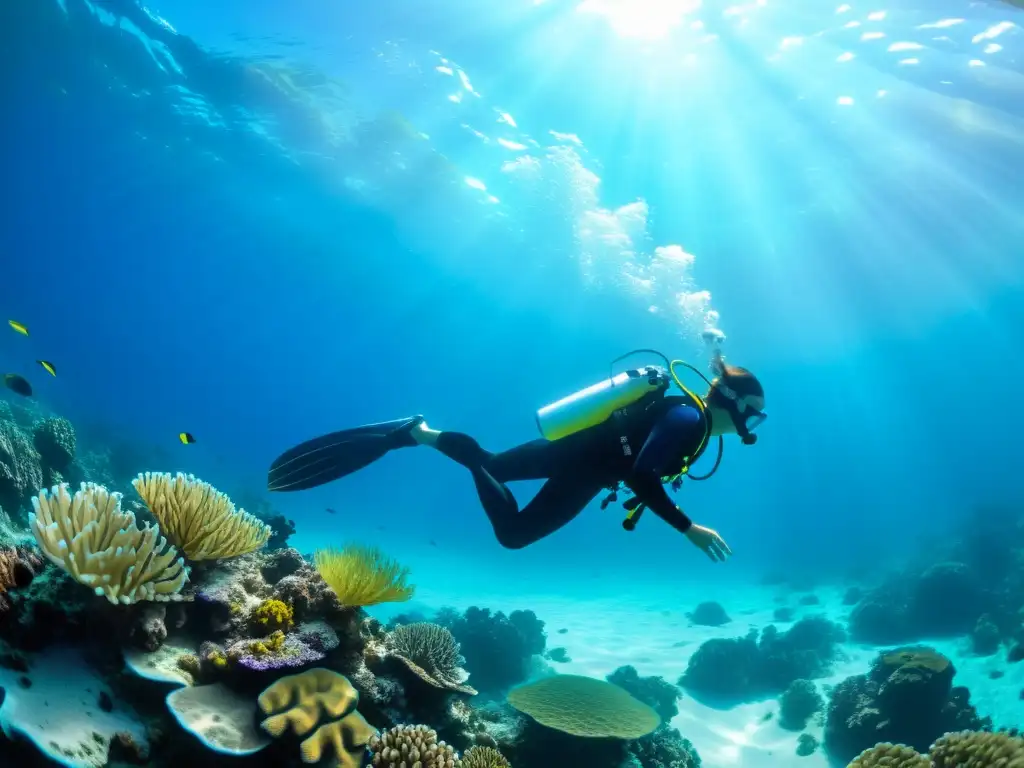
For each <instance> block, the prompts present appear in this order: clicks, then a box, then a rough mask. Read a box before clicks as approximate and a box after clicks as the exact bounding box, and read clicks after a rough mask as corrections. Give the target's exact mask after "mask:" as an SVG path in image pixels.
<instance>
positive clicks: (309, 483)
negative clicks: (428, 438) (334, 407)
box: [267, 416, 423, 491]
mask: <svg viewBox="0 0 1024 768" xmlns="http://www.w3.org/2000/svg"><path fill="white" fill-rule="evenodd" d="M422 423H423V417H422V416H408V417H406V418H404V419H395V420H394V421H382V422H379V423H377V424H365V425H363V426H361V427H354V428H353V429H343V430H341V431H340V432H332V433H331V434H329V435H322V436H321V437H315V438H313V439H312V440H307V441H306V442H304V443H301V444H299V445H297V446H295V447H294V448H290V449H288V450H287V451H285V452H284V453H282V454H281V455H280V456H278V457H277V458H276V459H274V463H273V464H271V465H270V470H269V471H268V472H267V490H269V491H304V490H306V489H307V488H315V487H316V486H318V485H324V484H325V483H329V482H331V481H332V480H337V479H338V478H340V477H345V476H346V475H350V474H352V473H353V472H355V471H356V470H359V469H362V468H363V467H365V466H367V465H369V464H372V463H373V462H375V461H377V459H379V458H381V457H382V456H384V454H386V453H387V452H388V451H391V450H393V449H395V448H402V447H405V446H412V445H415V444H416V441H415V440H413V439H412V437H411V435H410V434H409V433H410V431H411V430H412V428H413V427H415V426H417V425H419V424H422Z"/></svg>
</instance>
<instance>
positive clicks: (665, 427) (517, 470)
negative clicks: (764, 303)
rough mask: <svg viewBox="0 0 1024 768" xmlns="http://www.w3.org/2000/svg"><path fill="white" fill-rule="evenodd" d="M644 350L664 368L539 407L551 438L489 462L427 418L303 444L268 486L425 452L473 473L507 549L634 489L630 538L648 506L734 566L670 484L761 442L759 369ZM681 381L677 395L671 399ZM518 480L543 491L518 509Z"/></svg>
mask: <svg viewBox="0 0 1024 768" xmlns="http://www.w3.org/2000/svg"><path fill="white" fill-rule="evenodd" d="M636 352H649V353H653V354H656V355H659V356H660V357H661V358H662V359H664V360H665V362H666V364H667V367H666V368H662V367H660V366H653V365H648V366H642V367H639V368H634V369H631V370H627V371H625V372H623V373H619V374H618V375H610V376H609V378H607V379H605V380H603V381H601V382H599V383H597V384H595V385H593V386H591V387H588V388H587V389H584V390H581V391H580V392H577V393H575V394H573V395H570V396H568V397H566V398H563V399H562V400H559V401H558V402H556V403H553V404H551V405H549V406H545V407H544V408H541V409H540V410H539V411H538V412H537V425H538V427H539V429H540V432H541V435H542V437H541V438H539V439H537V440H532V441H530V442H527V443H524V444H522V445H519V446H516V447H514V448H510V449H508V450H506V451H502V452H500V453H491V452H490V451H487V450H485V449H484V448H482V447H481V446H480V444H479V443H477V441H476V440H475V439H473V438H472V437H470V436H469V435H466V434H463V433H461V432H448V431H437V430H434V429H431V428H430V427H428V426H427V423H426V421H425V420H424V418H423V417H422V416H411V417H408V418H404V419H397V420H395V421H387V422H381V423H377V424H368V425H365V426H362V427H356V428H354V429H347V430H342V431H340V432H334V433H331V434H329V435H324V436H322V437H318V438H314V439H313V440H309V441H307V442H305V443H302V444H301V445H298V446H296V447H294V448H292V449H290V450H288V451H286V452H285V453H283V454H282V455H281V456H279V457H278V458H277V459H276V460H275V461H274V463H273V464H272V465H271V467H270V471H269V473H268V481H267V487H268V489H269V490H271V491H299V490H304V489H307V488H313V487H316V486H319V485H323V484H325V483H328V482H331V481H333V480H336V479H338V478H340V477H344V476H346V475H349V474H351V473H353V472H355V471H356V470H358V469H361V468H362V467H365V466H367V465H368V464H370V463H372V462H374V461H376V460H377V459H379V458H381V457H382V456H384V455H385V454H386V453H388V452H390V451H392V450H395V449H398V448H406V447H414V446H419V445H426V446H430V447H432V448H434V449H436V450H438V451H440V452H441V453H442V454H444V455H445V456H447V457H448V458H450V459H452V460H453V461H455V462H457V463H459V464H461V465H462V466H464V467H465V468H466V469H468V470H469V472H470V474H471V475H472V477H473V481H474V482H475V484H476V490H477V494H478V495H479V497H480V502H481V504H482V506H483V508H484V512H486V514H487V517H488V518H489V519H490V522H491V525H492V527H493V528H494V533H495V535H496V537H497V539H498V542H499V543H500V544H501V545H502V546H504V547H507V548H509V549H521V548H523V547H526V546H529V545H530V544H532V543H534V542H536V541H539V540H540V539H542V538H544V537H545V536H549V535H550V534H552V533H554V532H555V531H557V530H559V529H560V528H562V527H563V526H565V525H566V524H567V523H569V522H570V521H571V520H573V519H574V518H575V517H576V516H577V515H578V514H579V513H580V512H582V511H583V509H584V508H585V507H586V506H587V504H589V503H590V502H591V501H592V500H593V499H594V498H595V497H596V496H597V495H598V494H599V493H600V492H601V491H602V490H605V489H610V490H611V493H610V495H609V496H608V497H607V498H606V499H605V500H604V501H603V502H602V505H601V506H602V508H605V507H607V506H608V504H609V503H610V502H612V501H615V500H616V499H617V496H616V494H617V491H618V490H619V489H620V488H621V487H622V486H625V488H626V489H628V490H629V491H632V493H633V497H632V498H630V499H629V500H628V501H626V502H625V503H624V505H623V506H624V507H625V508H626V510H627V512H628V514H627V516H626V519H625V520H624V521H623V527H624V528H626V530H633V528H634V527H635V526H636V523H637V521H638V520H639V518H640V515H641V514H642V513H643V511H644V509H645V508H646V509H650V510H652V511H653V512H654V513H655V514H656V515H657V516H658V517H660V518H661V519H662V520H664V521H665V522H666V523H668V524H669V525H670V526H672V527H673V528H674V529H676V530H677V531H679V532H680V533H682V534H684V535H685V536H686V538H687V539H688V540H689V541H690V542H691V543H692V544H694V545H695V546H696V547H697V548H698V549H700V550H701V551H703V552H704V553H705V554H707V556H708V557H709V558H711V560H713V561H716V562H718V561H722V560H725V558H726V557H727V556H728V555H731V554H732V551H731V550H730V549H729V546H728V545H727V544H726V543H725V541H724V540H723V539H722V537H721V536H719V535H718V533H717V532H716V531H714V530H712V529H711V528H706V527H704V526H701V525H697V524H696V523H694V522H693V521H691V520H690V518H689V517H687V515H686V514H685V513H684V512H683V511H682V510H681V509H680V508H679V507H678V506H677V505H676V504H675V503H674V502H673V501H672V499H671V498H670V497H669V495H668V493H667V492H666V489H665V487H664V486H665V484H670V485H671V486H672V487H673V488H674V489H678V488H679V486H680V485H681V483H682V480H683V478H684V477H687V476H689V477H690V478H691V479H694V480H703V479H706V478H707V477H710V476H711V475H712V474H713V473H714V472H715V470H717V469H718V465H719V462H720V461H721V458H722V442H723V441H722V436H723V435H727V434H736V435H738V436H739V437H740V439H741V441H742V442H743V443H744V444H745V445H752V444H753V443H754V442H755V441H756V440H757V437H756V435H754V434H753V432H754V430H755V429H757V427H758V426H760V424H761V423H763V422H764V420H765V418H766V415H765V413H764V410H763V409H764V389H763V388H762V386H761V383H760V382H759V381H758V380H757V378H756V377H755V376H754V375H753V374H752V373H750V371H748V370H746V369H744V368H739V367H737V366H732V365H727V364H726V363H725V361H724V359H723V358H722V356H721V354H720V353H719V352H716V353H715V355H714V357H713V360H712V370H713V371H714V373H715V375H716V378H715V379H714V380H713V381H709V380H708V379H707V377H705V376H704V374H702V373H701V372H700V371H699V370H697V369H696V368H694V367H693V366H692V365H690V364H689V363H685V362H683V361H680V360H675V361H671V362H670V361H669V360H668V358H666V357H665V356H664V355H662V354H661V353H659V352H656V351H655V350H637V351H636ZM632 354H635V352H631V353H629V355H632ZM629 355H625V356H623V358H624V357H628V356H629ZM623 358H618V360H616V361H613V363H612V365H613V366H614V364H615V363H616V362H618V361H619V360H622V359H623ZM677 365H683V366H685V367H687V368H689V369H690V370H692V371H694V372H696V373H697V374H698V375H700V376H701V378H703V379H704V381H705V382H707V384H708V390H707V394H706V395H705V396H704V397H703V398H701V397H698V396H697V395H696V394H694V393H693V392H691V391H690V390H689V389H687V388H686V387H685V386H684V385H683V384H682V382H680V380H679V377H678V376H677V374H676V372H675V367H676V366H677ZM673 382H674V383H675V384H676V385H677V386H678V388H679V389H680V390H681V391H680V393H679V394H669V389H670V387H671V384H672V383H673ZM712 437H718V443H719V444H718V458H717V460H716V461H715V464H714V467H713V468H712V469H711V471H710V472H708V473H707V474H706V475H704V476H703V477H695V476H693V475H690V474H689V469H690V466H691V465H692V464H693V463H694V462H695V461H696V460H697V459H698V458H700V456H701V455H702V454H703V453H704V449H705V448H706V447H707V445H708V443H709V441H710V439H711V438H712ZM516 480H545V481H546V482H545V483H544V485H543V486H542V487H541V489H540V491H539V492H538V493H537V495H536V496H535V497H534V498H533V499H532V500H531V501H530V502H529V503H527V504H526V506H525V507H523V508H522V509H520V508H519V504H518V503H517V501H516V499H515V497H514V496H513V495H512V493H511V491H509V489H508V487H507V486H506V483H509V482H513V481H516Z"/></svg>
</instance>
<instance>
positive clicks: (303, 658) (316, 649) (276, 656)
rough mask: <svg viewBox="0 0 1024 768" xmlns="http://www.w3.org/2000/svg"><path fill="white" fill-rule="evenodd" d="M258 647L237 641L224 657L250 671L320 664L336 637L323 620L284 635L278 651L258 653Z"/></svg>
mask: <svg viewBox="0 0 1024 768" xmlns="http://www.w3.org/2000/svg"><path fill="white" fill-rule="evenodd" d="M260 647H261V645H260V643H259V642H258V641H253V640H238V641H236V642H234V643H233V644H232V645H231V646H229V647H228V649H227V655H228V658H230V659H232V660H233V661H234V663H235V664H236V665H237V666H238V667H241V668H243V669H248V670H250V671H253V672H267V671H270V670H284V669H297V668H300V667H306V666H309V665H310V664H316V663H317V662H319V661H322V660H323V659H324V658H325V657H326V656H327V654H328V653H330V652H331V651H333V650H334V649H335V648H337V647H338V635H337V634H335V632H334V630H333V629H331V628H330V627H329V626H327V625H326V624H324V623H323V622H322V621H313V622H309V623H307V624H300V625H299V626H298V627H297V628H296V630H295V632H294V633H292V634H290V635H288V636H286V637H285V639H284V645H283V647H282V648H281V650H280V651H276V652H273V651H272V652H269V653H268V652H265V651H262V652H261V650H258V649H260ZM262 647H263V648H266V644H265V643H263V644H262Z"/></svg>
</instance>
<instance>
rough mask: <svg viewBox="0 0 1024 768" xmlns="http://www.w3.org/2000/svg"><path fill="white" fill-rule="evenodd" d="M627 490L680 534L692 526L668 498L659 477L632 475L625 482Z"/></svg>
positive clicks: (690, 521) (684, 514) (643, 474)
mask: <svg viewBox="0 0 1024 768" xmlns="http://www.w3.org/2000/svg"><path fill="white" fill-rule="evenodd" d="M626 485H627V486H629V489H630V490H631V491H633V493H635V494H636V497H637V499H639V500H640V502H641V503H642V504H643V505H644V506H645V507H647V509H649V510H651V511H652V512H653V513H654V514H656V515H657V516H658V517H660V518H661V519H662V520H664V521H665V522H666V523H668V524H669V525H671V526H672V527H673V528H675V529H676V530H677V531H679V532H680V533H686V532H687V531H689V530H690V527H691V526H692V525H693V521H692V520H690V518H688V517H687V516H686V513H685V512H683V510H681V509H680V508H679V507H678V506H676V504H675V503H674V502H673V501H672V499H671V498H670V497H669V495H668V493H666V491H665V486H664V485H662V484H661V475H653V474H650V473H646V472H645V473H638V472H635V471H634V473H633V476H632V477H630V478H629V480H627V481H626Z"/></svg>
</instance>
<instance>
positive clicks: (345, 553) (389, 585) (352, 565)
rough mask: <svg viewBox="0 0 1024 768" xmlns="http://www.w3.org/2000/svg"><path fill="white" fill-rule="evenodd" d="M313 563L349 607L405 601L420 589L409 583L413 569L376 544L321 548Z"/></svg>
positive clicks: (316, 553) (328, 584) (314, 556)
mask: <svg viewBox="0 0 1024 768" xmlns="http://www.w3.org/2000/svg"><path fill="white" fill-rule="evenodd" d="M313 563H314V565H315V566H316V569H317V571H318V572H319V573H320V575H321V576H322V577H323V580H324V581H325V582H327V586H329V587H330V588H331V589H332V590H334V593H335V594H336V595H337V596H338V599H339V600H340V601H341V603H342V605H346V606H349V607H353V608H362V607H365V606H369V605H377V604H378V603H391V602H404V601H405V600H408V599H409V598H411V597H412V596H413V593H414V592H415V590H416V588H415V587H414V586H413V585H411V584H409V583H408V578H409V569H408V568H403V567H402V566H400V565H399V564H398V563H396V562H395V561H394V560H391V559H389V558H387V557H386V556H385V555H384V554H383V553H382V552H381V551H380V550H378V549H376V548H375V547H364V546H361V545H358V544H352V545H349V546H347V547H345V548H344V549H340V550H339V549H334V548H331V549H320V550H317V551H316V552H315V553H314V554H313Z"/></svg>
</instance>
